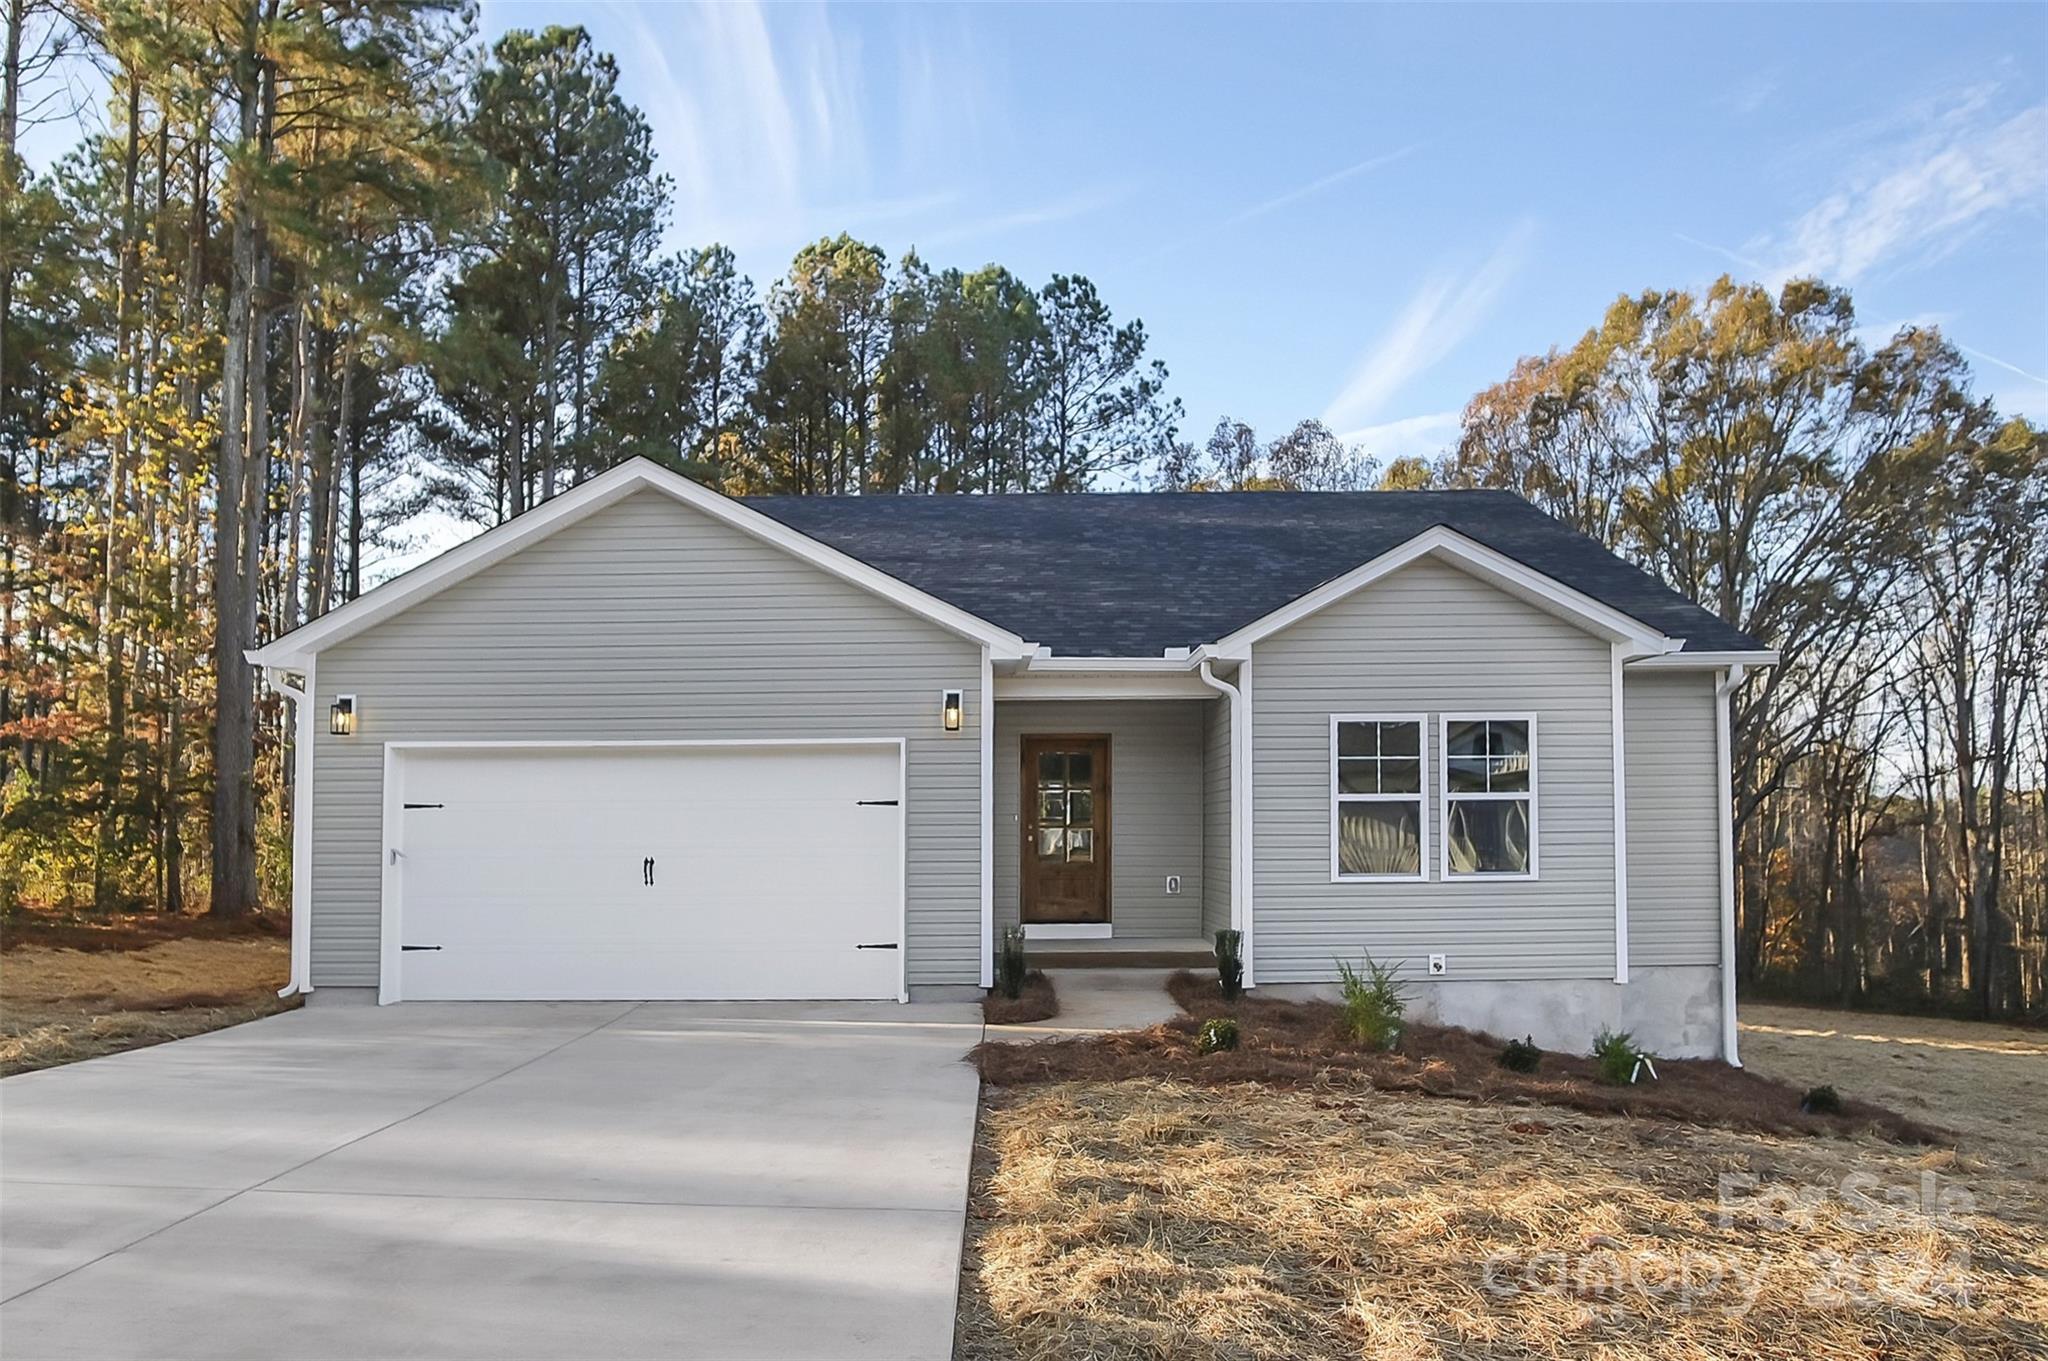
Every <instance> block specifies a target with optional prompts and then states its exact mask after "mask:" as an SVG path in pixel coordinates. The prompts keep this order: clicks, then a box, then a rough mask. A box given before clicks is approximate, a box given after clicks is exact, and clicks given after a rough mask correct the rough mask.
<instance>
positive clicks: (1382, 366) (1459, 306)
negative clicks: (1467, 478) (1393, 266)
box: [1323, 221, 1536, 430]
mask: <svg viewBox="0 0 2048 1361" xmlns="http://www.w3.org/2000/svg"><path fill="white" fill-rule="evenodd" d="M1535 233H1536V227H1535V223H1534V222H1531V221H1523V222H1522V223H1520V224H1518V225H1517V226H1516V227H1515V228H1514V230H1513V231H1511V232H1509V233H1508V235H1507V238H1506V239H1505V240H1504V241H1502V242H1501V243H1500V245H1499V246H1497V247H1495V248H1494V251H1493V253H1492V254H1491V255H1490V256H1488V257H1487V259H1486V261H1485V263H1484V264H1482V265H1480V267H1479V268H1478V269H1477V270H1475V271H1473V272H1472V274H1471V275H1469V276H1468V277H1466V278H1464V279H1462V280H1460V279H1459V278H1458V277H1457V276H1456V275H1455V274H1452V273H1448V272H1446V273H1441V274H1438V275H1437V276H1436V277H1434V278H1432V279H1429V280H1428V281H1426V282H1424V283H1423V285H1422V286H1421V287H1420V288H1418V289H1417V290H1416V291H1415V293H1414V295H1413V296H1412V297H1410V298H1409V299H1408V302H1407V305H1406V306H1404V307H1403V308H1402V309H1401V311H1400V314H1399V315H1398V316H1396V317H1395V318H1394V321H1393V324H1392V325H1391V326H1389V327H1388V328H1387V330H1386V332H1385V333H1384V334H1383V335H1381V336H1380V338H1379V339H1378V340H1377V341H1375V342H1373V345H1372V348H1371V349H1369V350H1367V351H1366V352H1365V354H1364V356H1363V357H1362V358H1361V359H1360V360H1359V362H1358V365H1357V367H1356V368H1355V369H1354V370H1353V371H1352V374H1351V377H1350V379H1349V380H1347V381H1346V382H1345V384H1344V386H1343V388H1342V389H1341V390H1340V391H1339V392H1338V393H1337V395H1336V396H1335V397H1333V398H1331V400H1330V404H1329V407H1328V408H1327V409H1326V410H1325V411H1324V413H1323V419H1324V421H1326V422H1327V423H1328V424H1329V425H1330V426H1331V427H1332V428H1333V429H1338V430H1344V429H1352V428H1355V427H1358V426H1362V425H1367V424H1368V423H1369V422H1371V420H1372V419H1373V417H1374V416H1376V415H1378V414H1379V412H1380V410H1381V409H1382V408H1383V407H1384V406H1385V405H1386V404H1387V401H1388V400H1389V399H1390V398H1392V397H1393V396H1395V394H1397V393H1399V392H1401V391H1402V390H1403V389H1404V388H1406V387H1407V386H1408V384H1409V383H1411V382H1412V381H1414V379H1415V378H1416V377H1417V376H1419V375H1420V374H1422V373H1423V372H1425V371H1426V370H1428V369H1429V368H1431V367H1433V366H1434V365H1435V364H1437V363H1438V362H1439V361H1440V360H1442V359H1443V358H1444V357H1445V356H1446V355H1448V354H1450V353H1451V351H1453V350H1455V349H1456V348H1457V347H1458V346H1459V345H1461V344H1463V343H1464V341H1465V339H1466V337H1468V336H1470V335H1471V334H1472V332H1473V331H1475V330H1476V329H1478V327H1479V324H1480V323H1481V322H1482V321H1484V320H1485V319H1486V316H1487V314H1488V313H1489V312H1490V311H1491V310H1492V309H1493V304H1494V301H1495V300H1496V299H1497V298H1498V297H1499V296H1500V293H1501V290H1502V289H1503V288H1505V287H1507V285H1508V283H1509V282H1510V281H1511V280H1512V279H1513V278H1514V277H1515V275H1516V274H1518V273H1519V272H1520V271H1521V268H1522V265H1523V263H1524V262H1525V261H1526V260H1527V258H1528V254H1529V245H1530V242H1531V240H1532V239H1533V238H1534V236H1535Z"/></svg>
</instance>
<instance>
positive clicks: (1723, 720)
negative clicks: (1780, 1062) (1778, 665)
mask: <svg viewBox="0 0 2048 1361" xmlns="http://www.w3.org/2000/svg"><path fill="white" fill-rule="evenodd" d="M1742 676H1743V668H1742V667H1741V666H1739V665H1737V666H1730V667H1729V668H1728V671H1727V673H1726V674H1725V675H1724V676H1723V677H1722V678H1721V679H1720V681H1718V682H1717V683H1716V684H1715V686H1714V766H1715V771H1714V774H1715V777H1716V780H1717V782H1718V784H1719V789H1718V791H1717V792H1718V793H1719V795H1720V798H1719V800H1718V801H1717V805H1716V806H1717V809H1718V811H1719V815H1720V817H1719V823H1720V825H1719V827H1718V828H1717V830H1718V831H1719V833H1720V837H1719V840H1720V843H1721V845H1720V851H1721V1057H1722V1058H1724V1059H1726V1060H1727V1061H1728V1066H1729V1067H1731V1068H1740V1067H1741V1066H1742V1048H1741V1043H1740V1041H1741V1037H1742V1029H1741V1026H1740V1025H1739V1024H1738V1023H1737V1020H1736V1014H1735V745H1734V742H1733V740H1732V738H1731V736H1730V733H1729V727H1730V720H1729V710H1730V708H1731V706H1733V704H1734V702H1735V688H1736V687H1737V686H1739V685H1741V684H1742Z"/></svg>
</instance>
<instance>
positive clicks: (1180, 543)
mask: <svg viewBox="0 0 2048 1361" xmlns="http://www.w3.org/2000/svg"><path fill="white" fill-rule="evenodd" d="M746 504H747V505H749V506H751V507H753V508H754V509H755V510H758V511H761V512H762V513H764V514H766V515H769V516H772V517H773V518H775V519H777V520H780V521H781V522H782V523H783V524H786V525H788V526H790V527H791V528H792V529H796V530H800V531H801V532H803V533H805V534H808V535H810V536H811V537H812V538H815V539H819V540H821V541H823V542H825V543H827V544H830V545H831V546H832V547H834V548H837V549H839V550H840V551H842V552H844V553H848V554H851V555H852V556H854V557H856V558H859V559H861V560H862V561H864V562H867V563H870V564H872V565H873V566H875V567H878V568H880V569H881V570H883V571H885V572H887V573H889V574H890V575H891V576H893V577H896V578H897V579H899V580H901V581H904V582H907V583H909V584H910V585H912V586H915V587H917V588H918V589H920V590H923V591H925V592H928V593H929V594H931V595H935V596H937V597H939V598H940V599H941V600H945V601H947V602H949V603H951V604H953V605H957V606H959V607H960V608H961V609H964V610H966V611H968V612H969V613H971V614H975V615H978V616H979V617H981V618H983V619H986V620H988V621H989V622H990V623H993V624H997V625H999V626H1001V627H1003V628H1006V629H1009V630H1010V631H1012V632H1013V633H1016V634H1019V635H1021V636H1022V637H1024V638H1026V639H1028V640H1030V641H1031V642H1033V643H1037V644H1040V645H1042V646H1046V647H1050V648H1051V649H1052V650H1053V651H1054V652H1055V653H1056V654H1060V655H1064V656H1082V657H1157V656H1158V655H1159V654H1160V653H1161V651H1163V650H1164V649H1166V648H1169V647H1194V646H1197V645H1199V644H1201V643H1207V642H1213V641H1215V640H1216V639H1218V638H1221V637H1223V636H1224V635H1225V634H1227V633H1230V632H1231V631H1233V630H1235V629H1238V628H1241V627H1243V626H1244V625H1246V624H1248V623H1250V622H1252V621H1253V620H1255V619H1258V618H1260V617H1261V616H1263V615H1265V614H1268V613H1270V612H1272V611H1273V610H1276V609H1278V608H1279V607H1280V606H1282V605H1285V604H1286V603H1287V602H1288V601H1290V600H1293V599H1294V598H1296V597H1297V596H1300V595H1303V594H1305V593H1307V592H1308V591H1311V590H1313V589H1315V588H1316V587H1317V586H1319V585H1321V584H1322V583H1323V582H1325V581H1328V580H1330V579H1331V578H1333V577H1338V576H1342V575H1343V574H1344V573H1346V572H1348V571H1350V570H1352V569H1353V568H1355V567H1357V566H1359V565H1360V564H1361V563H1364V562H1367V561H1369V560H1370V559H1372V558H1375V557H1378V556H1379V555H1380V554H1382V553H1384V552H1387V551H1388V550H1389V549H1392V548H1395V547H1398V546H1399V545H1400V544H1402V543H1405V542H1406V541H1407V540H1409V539H1411V538H1413V537H1415V536H1416V535H1417V534H1420V533H1422V532H1423V531H1424V530H1426V529H1429V528H1431V527H1432V526H1435V525H1447V526H1449V527H1450V528H1452V529H1454V530H1456V531H1458V532H1459V533H1461V534H1463V535H1465V536H1467V537H1468V538H1471V539H1475V540H1477V541H1478V542H1480V543H1483V544H1485V545H1486V546H1487V547H1489V548H1492V549H1494V550H1495V551H1497V552H1500V553H1504V554H1506V555H1507V556H1508V557H1511V558H1513V559H1515V560H1516V561H1518V562H1520V563H1522V564H1523V565H1524V566H1527V567H1531V568H1534V569H1535V570H1537V571H1539V572H1542V573H1543V574H1544V575H1546V576H1549V577H1552V578H1554V579H1555V580H1557V581H1561V582H1563V583H1564V584H1565V585H1567V586H1570V587H1573V588H1574V589H1576V590H1579V591H1582V592H1584V593H1585V594H1586V595H1589V596H1592V597H1593V598H1594V599H1596V600H1599V601H1602V602H1604V603H1605V604H1607V605H1610V606H1612V607H1613V608H1615V609H1618V610H1620V611H1622V612H1623V613H1625V614H1627V615H1629V616H1631V617H1633V618H1635V619H1639V620H1641V621H1642V622H1644V623H1646V624H1649V625H1651V626H1652V627H1654V628H1657V629H1659V630H1661V631H1662V632H1664V633H1666V634H1668V635H1670V636H1672V637H1679V638H1684V639H1685V640H1686V650H1687V651H1693V652H1697V651H1721V650H1724V649H1725V650H1748V649H1753V648H1757V647H1760V646H1761V644H1759V643H1757V642H1756V641H1755V640H1754V639H1751V638H1750V637H1748V636H1747V635H1746V634H1744V633H1742V632H1741V631H1739V630H1737V629H1735V628H1733V627H1731V626H1730V625H1728V624H1725V623H1723V622H1722V621H1721V620H1720V619H1718V618H1716V617H1715V616H1714V615H1712V614H1710V613H1708V612H1707V611H1706V610H1704V609H1702V608H1700V607H1699V606H1698V605H1695V604H1694V603H1693V602H1691V601H1689V600H1687V599H1685V598H1684V597H1683V596H1681V595H1679V594H1677V593H1676V592H1674V591H1672V590H1671V589H1669V588H1668V587H1666V586H1664V585H1662V584H1661V583H1659V582H1658V581H1657V580H1655V579H1654V578H1652V577H1650V576H1649V575H1647V574H1646V573H1644V572H1642V571H1640V570H1638V569H1637V568H1635V567H1632V566H1630V565H1629V564H1628V563H1626V562H1624V561H1622V560H1621V559H1620V558H1617V557H1615V556H1614V555H1613V554H1612V553H1610V552H1608V551H1607V550H1606V549H1605V548H1603V547H1601V546H1600V545H1599V544H1598V543H1595V542H1594V541H1593V540H1591V539H1589V538H1587V537H1585V536H1584V535H1582V534H1580V533H1578V532H1577V531H1575V530H1573V529H1570V528H1568V527H1567V526H1565V525H1564V524H1562V523H1560V522H1559V521H1557V520H1554V519H1552V518H1551V517H1550V516H1548V515H1545V514H1544V513H1543V512H1542V511H1540V510H1537V509H1536V508H1535V507H1534V506H1532V505H1530V504H1529V503H1528V502H1526V501H1524V500H1522V498H1520V497H1519V496H1516V495H1514V494H1513V493H1512V492H1505V491H1440V492H1235V493H1233V492H1196V493H1184V494H1175V493H1164V492H1137V493H1111V494H1090V495H1082V496H756V497H749V498H747V500H746Z"/></svg>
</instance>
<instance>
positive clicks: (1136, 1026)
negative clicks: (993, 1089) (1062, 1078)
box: [988, 969, 1180, 1042]
mask: <svg viewBox="0 0 2048 1361" xmlns="http://www.w3.org/2000/svg"><path fill="white" fill-rule="evenodd" d="M1171 973H1172V971H1171V970H1169V969H1047V970H1046V971H1045V976H1046V977H1047V978H1048V979H1050V980H1051V981H1052V990H1053V995H1054V996H1056V997H1058V998H1059V1002H1060V1012H1059V1015H1057V1016H1055V1017H1053V1018H1052V1019H1051V1020H1048V1021H1031V1022H1027V1023H1026V1024H1023V1025H992V1026H990V1027H989V1028H988V1038H989V1039H991V1040H1003V1041H1010V1042H1028V1041H1031V1040H1053V1039H1063V1038H1069V1037H1072V1036H1076V1035H1100V1034H1102V1033H1103V1032H1104V1031H1109V1030H1146V1029H1149V1028H1151V1027H1152V1026H1155V1025H1158V1024H1159V1023H1160V1022H1161V1021H1170V1020H1172V1019H1173V1018H1174V1017H1176V1016H1178V1015H1180V1007H1179V1006H1177V1005H1176V1004H1175V1003H1174V1000H1173V999H1172V998H1171V997H1169V996H1167V995H1166V980H1167V978H1168V977H1170V976H1171Z"/></svg>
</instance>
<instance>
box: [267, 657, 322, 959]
mask: <svg viewBox="0 0 2048 1361" xmlns="http://www.w3.org/2000/svg"><path fill="white" fill-rule="evenodd" d="M252 660H253V658H252ZM263 672H264V675H265V676H267V677H268V678H269V680H270V683H271V684H272V685H273V686H275V687H277V689H279V690H280V691H282V692H283V693H284V694H286V695H288V696H290V698H291V701H292V733H293V736H292V962H291V976H290V979H289V981H287V982H286V983H285V985H284V986H283V987H281V988H279V989H278V990H277V995H278V996H279V997H290V996H291V995H292V994H293V993H310V992H312V991H313V978H312V973H313V658H311V657H307V658H306V659H305V669H304V671H303V673H302V681H301V684H300V685H293V684H292V683H291V681H290V679H289V678H288V673H287V672H285V671H284V669H283V668H281V667H276V666H265V667H264V668H263Z"/></svg>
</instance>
